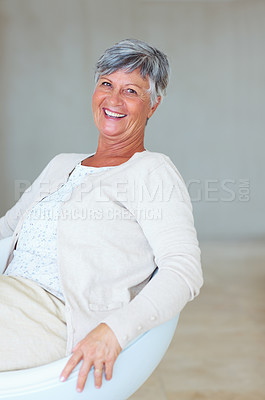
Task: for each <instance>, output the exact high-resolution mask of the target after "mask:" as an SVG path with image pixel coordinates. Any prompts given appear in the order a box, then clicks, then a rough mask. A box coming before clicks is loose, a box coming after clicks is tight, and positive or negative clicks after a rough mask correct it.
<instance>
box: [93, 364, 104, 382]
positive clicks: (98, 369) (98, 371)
mask: <svg viewBox="0 0 265 400" xmlns="http://www.w3.org/2000/svg"><path fill="white" fill-rule="evenodd" d="M102 376H103V364H102V363H97V362H95V370H94V379H95V386H96V388H100V387H101V385H102Z"/></svg>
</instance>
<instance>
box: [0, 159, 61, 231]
mask: <svg viewBox="0 0 265 400" xmlns="http://www.w3.org/2000/svg"><path fill="white" fill-rule="evenodd" d="M56 157H58V156H56ZM56 157H54V158H53V159H52V160H51V161H50V162H49V163H48V164H47V166H46V167H45V168H44V169H43V171H42V172H41V174H40V175H39V176H38V178H37V179H36V180H35V181H34V182H33V184H32V185H31V186H29V187H28V188H27V189H26V190H25V192H24V193H23V194H22V196H21V197H20V199H19V200H18V201H17V202H16V203H15V205H14V206H13V207H12V208H10V209H9V210H8V211H7V212H6V214H5V215H4V216H3V217H2V218H0V239H3V238H5V237H8V236H12V235H13V233H14V230H15V229H16V226H17V224H18V222H19V220H20V218H21V217H22V215H23V214H24V212H25V211H26V210H27V208H28V207H29V206H30V205H31V204H32V203H33V201H34V200H35V199H36V196H38V195H39V193H40V192H41V191H42V184H43V180H44V177H45V175H46V173H47V170H48V169H49V168H50V165H51V163H52V162H53V160H54V159H55V158H56Z"/></svg>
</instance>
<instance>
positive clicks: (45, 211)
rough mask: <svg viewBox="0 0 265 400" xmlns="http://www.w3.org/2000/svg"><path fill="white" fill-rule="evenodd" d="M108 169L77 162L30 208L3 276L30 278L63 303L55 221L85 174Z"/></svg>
mask: <svg viewBox="0 0 265 400" xmlns="http://www.w3.org/2000/svg"><path fill="white" fill-rule="evenodd" d="M109 168H114V167H112V166H111V167H86V166H83V165H81V163H79V164H78V165H77V166H76V167H75V169H74V170H73V172H72V173H71V175H70V177H69V179H68V180H67V182H66V183H65V184H64V185H63V186H62V187H61V188H60V189H59V190H57V191H56V192H54V193H52V194H51V195H49V196H47V197H45V198H44V199H43V200H42V201H40V202H39V203H37V204H36V205H35V206H34V207H33V208H32V210H31V212H30V213H29V214H28V216H27V218H26V219H25V221H24V223H23V226H22V230H21V234H20V236H19V240H18V243H17V247H16V250H14V258H13V260H12V262H11V263H10V264H9V266H8V268H7V270H6V271H5V275H9V276H17V277H22V278H26V279H31V280H33V281H35V282H37V283H38V284H39V285H40V286H42V287H43V288H44V289H46V290H47V291H48V292H50V293H52V294H53V295H55V296H56V297H58V298H59V299H61V300H62V301H64V296H63V293H62V289H61V284H60V280H59V273H58V267H57V222H58V217H59V214H60V210H61V206H62V203H63V201H65V200H66V199H67V198H69V196H70V195H71V193H72V191H73V189H74V188H75V187H76V186H78V185H80V184H81V183H82V181H83V179H84V177H85V176H86V175H88V174H94V173H97V172H98V171H101V170H102V169H109Z"/></svg>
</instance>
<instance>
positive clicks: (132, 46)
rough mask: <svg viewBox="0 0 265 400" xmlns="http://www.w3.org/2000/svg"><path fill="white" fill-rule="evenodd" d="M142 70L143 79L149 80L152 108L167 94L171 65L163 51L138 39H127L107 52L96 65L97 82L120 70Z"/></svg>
mask: <svg viewBox="0 0 265 400" xmlns="http://www.w3.org/2000/svg"><path fill="white" fill-rule="evenodd" d="M137 68H140V73H141V76H142V78H143V79H145V78H149V83H150V87H149V92H150V101H151V107H153V105H154V104H155V103H156V102H157V100H158V96H161V98H163V96H164V95H165V94H166V87H167V85H168V81H169V72H170V68H169V63H168V59H167V56H166V55H165V54H164V53H162V51H160V50H157V49H156V48H154V47H151V46H150V45H148V44H147V43H145V42H142V41H141V40H137V39H125V40H121V41H120V42H118V43H116V44H115V45H114V46H112V47H110V48H109V49H107V50H105V52H104V53H103V55H102V56H101V57H100V59H99V60H98V62H97V64H96V70H95V82H96V83H97V82H98V80H99V78H100V76H101V75H110V74H112V73H113V72H116V71H117V70H119V69H124V70H126V71H128V72H132V71H134V70H135V69H137Z"/></svg>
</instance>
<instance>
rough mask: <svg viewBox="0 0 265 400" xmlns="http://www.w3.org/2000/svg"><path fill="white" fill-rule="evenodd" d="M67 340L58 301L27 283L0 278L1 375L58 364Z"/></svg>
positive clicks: (20, 280)
mask: <svg viewBox="0 0 265 400" xmlns="http://www.w3.org/2000/svg"><path fill="white" fill-rule="evenodd" d="M66 340H67V330H66V322H65V315H64V303H63V302H62V301H61V300H59V299H58V298H57V297H55V296H53V295H52V294H50V293H48V292H47V291H46V290H44V289H43V288H42V287H40V286H39V285H38V284H37V283H35V282H33V281H31V280H29V279H25V278H17V277H12V276H4V275H1V276H0V371H10V370H15V369H24V368H32V367H36V366H39V365H43V364H47V363H50V362H52V361H55V360H58V359H60V358H62V357H64V356H65V351H66Z"/></svg>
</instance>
